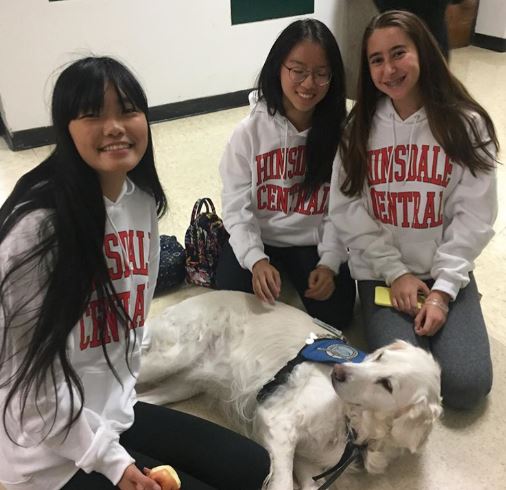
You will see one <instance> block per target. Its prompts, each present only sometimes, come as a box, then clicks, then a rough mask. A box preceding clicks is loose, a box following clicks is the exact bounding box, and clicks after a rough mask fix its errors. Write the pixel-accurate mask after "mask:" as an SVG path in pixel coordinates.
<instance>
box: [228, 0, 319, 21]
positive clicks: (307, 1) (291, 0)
mask: <svg viewBox="0 0 506 490" xmlns="http://www.w3.org/2000/svg"><path fill="white" fill-rule="evenodd" d="M230 6H231V11H232V24H245V23H247V22H256V21H259V20H266V19H278V18H280V17H292V16H294V15H303V14H312V13H314V0H230Z"/></svg>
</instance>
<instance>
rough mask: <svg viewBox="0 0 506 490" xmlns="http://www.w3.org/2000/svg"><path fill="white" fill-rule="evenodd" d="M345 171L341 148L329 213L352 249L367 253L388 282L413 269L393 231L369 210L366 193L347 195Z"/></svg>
mask: <svg viewBox="0 0 506 490" xmlns="http://www.w3.org/2000/svg"><path fill="white" fill-rule="evenodd" d="M344 177H345V173H344V169H343V167H342V163H341V157H340V155H339V152H338V153H337V155H336V158H335V160H334V167H333V171H332V180H331V185H330V202H329V216H330V217H331V219H332V222H333V223H334V225H335V227H336V228H337V231H338V233H339V237H340V239H341V240H342V241H343V243H344V245H345V246H346V247H348V248H350V249H353V250H357V251H359V252H360V253H363V255H364V259H366V260H367V261H368V262H369V264H370V265H371V268H372V269H373V270H374V272H375V274H376V275H377V276H379V277H382V278H383V279H384V280H385V282H386V283H387V284H391V283H392V282H393V281H394V280H395V279H397V278H398V277H400V276H402V275H403V274H406V273H408V272H409V269H408V267H407V266H406V265H405V264H404V263H403V262H402V257H401V253H400V251H399V249H398V248H397V247H395V245H394V241H393V236H392V234H391V233H390V232H389V231H388V230H387V229H385V228H382V227H381V226H380V225H379V224H378V223H377V222H376V221H375V220H374V218H372V217H371V215H370V214H369V212H368V211H367V209H366V207H365V204H364V200H363V197H362V196H353V197H348V196H345V195H344V194H343V193H342V192H341V184H342V182H343V181H344Z"/></svg>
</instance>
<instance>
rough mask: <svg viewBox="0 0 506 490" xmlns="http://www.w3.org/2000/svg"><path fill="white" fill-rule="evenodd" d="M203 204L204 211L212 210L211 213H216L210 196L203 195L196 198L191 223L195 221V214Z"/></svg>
mask: <svg viewBox="0 0 506 490" xmlns="http://www.w3.org/2000/svg"><path fill="white" fill-rule="evenodd" d="M204 206H205V207H206V213H209V212H212V213H213V214H216V209H215V207H214V204H213V201H211V198H209V197H203V198H201V199H197V202H196V203H195V205H194V206H193V211H192V216H191V220H190V223H191V224H193V223H194V222H195V220H196V219H197V216H198V215H199V214H200V212H201V211H202V208H203V207H204Z"/></svg>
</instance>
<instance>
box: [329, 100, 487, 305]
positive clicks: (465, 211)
mask: <svg viewBox="0 0 506 490" xmlns="http://www.w3.org/2000/svg"><path fill="white" fill-rule="evenodd" d="M478 117H479V116H477V115H476V118H477V119H478ZM478 122H479V123H480V124H479V127H480V131H481V135H482V137H483V139H484V140H485V139H486V138H488V136H487V133H486V129H485V125H484V124H483V122H481V121H478ZM490 146H492V145H490ZM392 149H393V150H392ZM490 149H491V151H493V150H492V148H490ZM338 153H339V152H338ZM368 158H369V163H368V169H369V170H368V175H367V179H366V183H365V186H364V191H363V193H362V196H360V197H353V198H349V197H347V196H344V195H343V194H342V193H341V191H340V185H341V183H342V181H343V178H344V170H343V168H342V164H341V160H340V158H339V154H338V155H337V157H336V160H335V162H334V169H333V173H332V183H331V197H330V211H329V214H330V216H331V218H332V220H333V222H334V224H335V225H336V227H337V229H338V230H339V233H340V235H339V236H340V237H341V239H342V240H343V241H344V243H345V244H346V246H348V247H349V249H350V259H349V264H350V270H351V274H352V276H353V277H354V278H355V279H358V280H368V279H372V280H383V281H385V282H386V283H387V284H391V283H392V282H393V281H394V280H395V279H397V278H398V277H400V276H401V275H403V274H405V273H408V272H410V273H412V274H415V275H416V276H418V277H420V278H421V279H429V278H433V279H434V280H435V283H434V286H433V289H437V290H440V291H444V292H446V293H448V294H449V295H450V296H451V297H452V299H455V297H456V296H457V293H458V291H459V289H461V288H463V287H465V286H466V285H467V284H468V282H469V272H470V271H472V270H473V268H474V260H475V259H476V257H478V255H479V254H480V252H481V251H482V250H483V248H484V247H485V245H486V244H487V243H488V242H489V240H490V239H491V238H492V236H493V234H494V231H493V228H492V225H493V223H494V221H495V218H496V215H497V182H496V171H495V167H494V170H492V171H490V172H488V173H485V172H482V171H480V172H477V174H476V177H473V175H472V174H471V172H470V171H469V169H468V168H467V167H463V166H462V165H459V164H457V163H456V162H453V161H451V160H450V159H449V158H448V157H447V155H446V154H445V151H444V149H443V148H442V147H441V145H440V144H439V143H438V142H437V141H436V139H435V138H434V136H433V135H432V133H431V131H430V127H429V122H428V120H427V117H426V114H425V110H424V109H423V108H422V109H420V110H419V111H417V112H415V113H414V114H413V115H411V116H410V117H409V118H407V119H405V120H404V121H403V120H401V119H400V118H399V116H398V115H397V113H396V111H395V109H394V107H393V105H392V102H391V100H390V99H389V98H387V97H383V98H382V99H380V101H379V102H378V106H377V110H376V113H375V116H374V119H373V123H372V128H371V134H370V138H369V146H368ZM408 161H411V162H412V163H411V165H409V166H408V165H407V163H406V162H408ZM491 163H492V164H494V162H491ZM408 167H409V168H408Z"/></svg>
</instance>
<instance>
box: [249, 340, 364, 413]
mask: <svg viewBox="0 0 506 490" xmlns="http://www.w3.org/2000/svg"><path fill="white" fill-rule="evenodd" d="M365 356H366V354H365V352H362V351H360V350H358V349H356V348H355V347H352V346H351V345H349V344H348V343H346V339H345V338H344V337H343V336H342V335H341V336H340V338H339V337H336V336H330V335H325V336H318V335H315V334H314V333H312V332H311V334H310V336H309V337H308V338H307V339H306V345H305V346H304V347H303V348H302V349H301V350H300V351H299V352H298V354H297V355H296V356H295V357H294V358H293V359H291V360H290V361H288V362H287V363H286V364H285V365H284V366H283V367H282V368H281V369H280V370H279V371H278V372H277V373H276V374H275V376H274V378H272V379H271V381H269V382H268V383H267V384H265V385H264V386H263V388H262V389H261V390H260V391H259V392H258V395H257V401H258V402H259V403H261V402H263V401H264V400H265V399H266V398H267V397H268V396H269V395H271V394H272V393H274V391H275V390H276V389H277V388H278V387H279V386H280V385H282V384H283V383H285V382H286V380H287V379H288V377H289V376H290V374H291V372H292V371H293V368H294V367H295V366H297V365H298V364H301V363H302V362H306V361H310V362H323V363H331V364H342V363H344V362H354V363H360V362H362V361H363V360H364V358H365Z"/></svg>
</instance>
